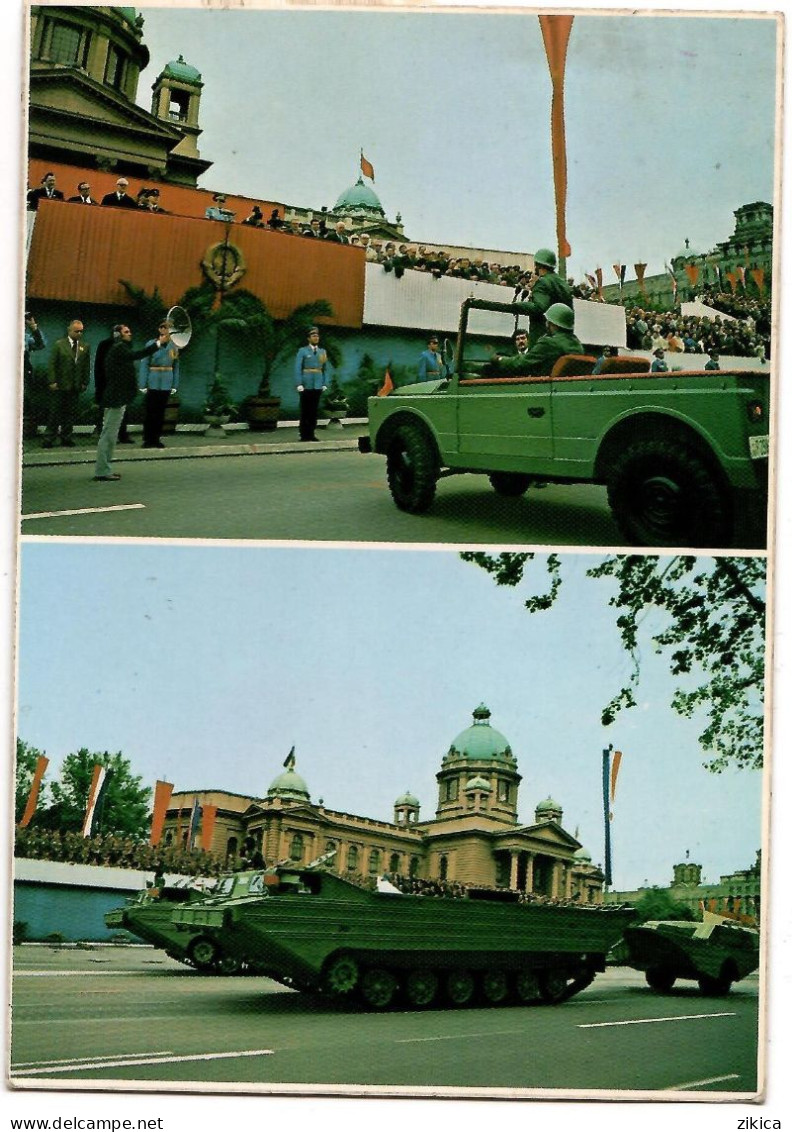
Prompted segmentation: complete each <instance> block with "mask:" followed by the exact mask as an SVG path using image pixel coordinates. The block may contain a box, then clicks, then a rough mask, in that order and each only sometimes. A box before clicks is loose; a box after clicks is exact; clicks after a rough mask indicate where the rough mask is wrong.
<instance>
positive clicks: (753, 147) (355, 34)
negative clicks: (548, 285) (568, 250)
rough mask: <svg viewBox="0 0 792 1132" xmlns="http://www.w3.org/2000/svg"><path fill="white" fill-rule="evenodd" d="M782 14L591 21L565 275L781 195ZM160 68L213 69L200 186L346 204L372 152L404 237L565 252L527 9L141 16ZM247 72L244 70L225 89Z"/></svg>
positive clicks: (581, 24)
mask: <svg viewBox="0 0 792 1132" xmlns="http://www.w3.org/2000/svg"><path fill="white" fill-rule="evenodd" d="M775 35H776V25H775V22H774V21H773V20H772V19H763V18H752V19H747V20H746V19H738V18H735V17H733V16H728V17H727V18H715V17H707V18H701V17H699V18H691V17H687V18H686V17H684V16H677V17H670V16H657V15H655V16H647V15H646V14H645V13H642V14H637V15H624V14H618V15H614V14H611V15H588V14H582V15H578V16H577V17H576V19H575V23H574V25H573V28H572V34H571V38H570V41H569V51H568V56H567V73H566V122H567V151H568V162H569V189H568V222H567V231H568V237H569V241H570V244H571V245H572V250H573V254H572V257H571V259H570V261H569V267H570V270H571V271H572V272H573V273H574V274H576V275H577V277H580V276H581V273H582V271H583V270H587V271H592V270H593V269H594V268H595V267H596V266H598V265H599V266H602V267H603V268H605V270H606V280H607V279H608V278H611V279H613V278H614V277H613V272H612V268H611V265H612V264H613V263H615V262H616V261H617V260H618V261H623V262H624V263H626V264H628V265H629V275H628V277H632V275H633V272H632V264H633V263H635V262H636V261H642V262H647V263H648V264H649V265H650V266H649V271H650V273H651V272H652V271H653V270H654V271H662V270H663V262H664V260H666V259H669V258H670V257H671V256H672V255H674V254H676V253H677V252H678V251H679V250H680V249H681V248H682V247H683V246H684V240H685V238H689V239H690V241H691V245H692V246H694V247H696V248H697V249H699V250H701V251H705V250H709V249H710V248H711V247H713V246H714V245H715V243H716V242H717V241H718V240H725V239H727V238H728V237H729V236H730V235H731V233H732V230H733V226H734V222H733V215H732V214H733V212H734V209H735V208H737V207H739V206H740V205H742V204H745V203H748V202H750V201H754V200H768V201H772V199H773V161H772V157H773V140H774V139H773V129H774V105H775V97H776V94H775ZM144 39H145V42H146V44H147V46H148V47H149V50H150V52H151V64H150V66H149V68H148V69H147V70H146V71H145V72H144V74H143V75H142V76H141V81H140V86H139V93H138V99H139V101H140V103H141V105H143V106H144V107H145V108H146V109H150V99H151V94H150V88H151V85H152V83H153V81H154V80H155V78H156V76H157V75H158V74H159V72H160V71H161V70H162V68H163V67H164V65H165V63H166V62H167V61H168V60H170V59H174V58H177V57H178V56H179V55H180V54H182V55H183V56H184V58H185V59H186V60H187V62H189V63H191V64H192V65H193V66H195V67H197V68H198V70H199V71H200V72H201V75H202V78H203V82H204V88H203V93H202V99H201V125H202V127H203V135H202V137H201V138H200V139H199V145H200V148H201V153H202V156H203V157H205V158H207V159H209V160H212V161H213V162H214V166H213V167H212V168H211V169H210V170H209V171H208V173H207V174H205V176H204V177H203V178H202V182H201V183H202V184H203V185H204V186H205V187H208V188H212V189H216V188H223V189H226V190H228V191H236V192H240V193H244V194H249V195H252V196H257V195H260V196H261V197H263V198H264V199H272V200H284V201H286V202H287V203H296V204H301V205H305V206H309V207H315V208H319V207H320V206H321V205H323V204H326V205H328V206H332V205H333V204H334V203H335V200H336V199H337V197H338V196H339V194H340V193H341V192H342V191H343V190H344V189H346V188H347V187H348V186H349V185H351V184H353V183H354V181H355V180H356V178H357V175H358V168H359V165H358V162H359V152H360V149H361V148H362V149H363V151H364V153H365V155H366V157H367V158H368V160H369V161H370V162H371V163H372V165H373V166H374V170H375V177H376V181H375V186H374V187H375V189H376V190H377V192H378V193H379V195H380V197H381V200H382V203H383V206H384V208H385V211H386V214H387V215H388V216H389V217H391V218H393V217H394V216H395V214H396V213H397V212H401V214H402V217H403V220H404V224H405V229H406V233H407V236H408V237H409V238H410V239H413V240H415V241H438V242H448V243H453V244H462V245H468V244H469V245H474V246H481V247H490V248H496V249H504V250H521V251H534V250H535V249H536V248H537V247H539V246H544V245H550V246H551V247H552V246H554V245H555V211H554V209H555V206H554V196H553V182H552V170H551V160H550V124H549V123H550V94H551V89H550V78H549V71H548V66H547V60H546V57H545V53H544V47H543V43H542V36H541V31H540V27H539V22H538V20H537V18H536V15H535V14H534V13H533V12H529V11H525V10H519V9H514V10H511V11H500V12H491V11H490V12H487V11H486V9H483V10H482V9H480V10H478V11H476V12H472V11H467V12H459V11H456V12H450V11H442V10H435V11H433V12H416V11H413V12H406V11H404V10H398V9H397V10H392V11H387V12H385V11H359V10H358V11H346V12H338V11H299V12H294V11H269V12H262V11H251V10H244V11H235V12H234V11H232V12H229V11H219V10H206V9H198V10H194V9H186V10H185V9H171V10H168V9H163V8H150V9H146V10H145V25H144ZM232 76H233V81H230V79H231V77H232Z"/></svg>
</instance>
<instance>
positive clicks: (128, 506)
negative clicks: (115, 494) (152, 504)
mask: <svg viewBox="0 0 792 1132" xmlns="http://www.w3.org/2000/svg"><path fill="white" fill-rule="evenodd" d="M145 506H146V504H145V503H118V504H116V505H115V506H113V507H75V508H73V509H72V510H71V511H35V512H32V513H31V514H30V515H22V516H21V519H22V522H23V523H24V521H25V519H60V518H61V517H62V516H64V515H103V514H104V513H105V512H106V511H138V510H143V509H145Z"/></svg>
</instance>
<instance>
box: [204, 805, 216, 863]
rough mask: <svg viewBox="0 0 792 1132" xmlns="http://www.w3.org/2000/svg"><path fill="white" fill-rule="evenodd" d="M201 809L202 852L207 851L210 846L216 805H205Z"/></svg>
mask: <svg viewBox="0 0 792 1132" xmlns="http://www.w3.org/2000/svg"><path fill="white" fill-rule="evenodd" d="M202 809H203V819H202V821H201V848H202V849H203V851H204V853H208V852H209V850H210V849H211V848H212V834H213V833H214V827H215V819H216V818H217V806H209V805H205V806H203V807H202Z"/></svg>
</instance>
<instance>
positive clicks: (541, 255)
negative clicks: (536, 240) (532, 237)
mask: <svg viewBox="0 0 792 1132" xmlns="http://www.w3.org/2000/svg"><path fill="white" fill-rule="evenodd" d="M557 262H558V261H557V260H556V256H555V252H551V251H550V249H549V248H540V249H539V251H538V252H537V253H536V255H535V256H534V266H535V267H549V268H550V270H551V271H555V269H556V265H557Z"/></svg>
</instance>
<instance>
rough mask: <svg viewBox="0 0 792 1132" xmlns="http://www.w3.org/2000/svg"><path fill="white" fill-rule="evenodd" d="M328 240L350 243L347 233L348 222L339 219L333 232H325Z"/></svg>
mask: <svg viewBox="0 0 792 1132" xmlns="http://www.w3.org/2000/svg"><path fill="white" fill-rule="evenodd" d="M325 239H326V240H333V241H335V243H337V244H348V243H349V236H347V234H346V224H345V223H344V221H343V220H339V221H338V223H337V224H336V226H335V228H334V229H333V231H332V232H327V233H326V234H325Z"/></svg>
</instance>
